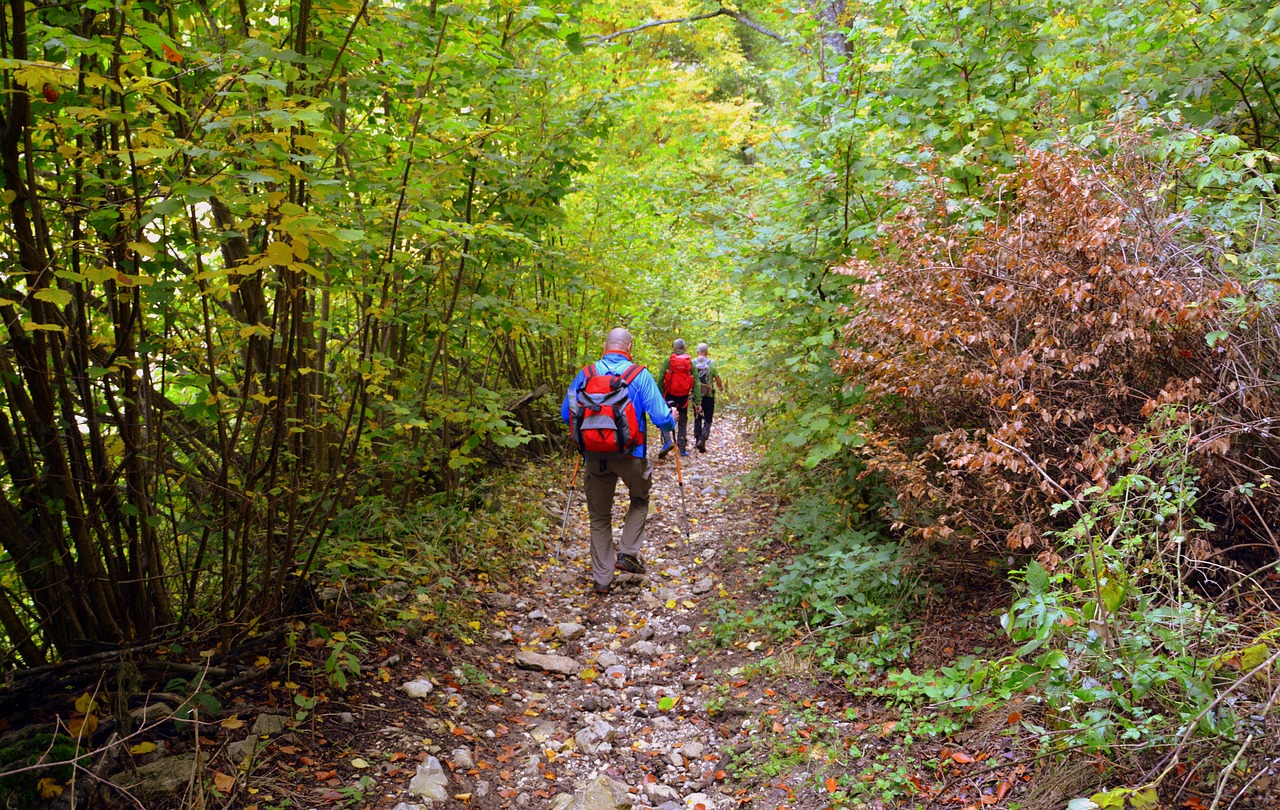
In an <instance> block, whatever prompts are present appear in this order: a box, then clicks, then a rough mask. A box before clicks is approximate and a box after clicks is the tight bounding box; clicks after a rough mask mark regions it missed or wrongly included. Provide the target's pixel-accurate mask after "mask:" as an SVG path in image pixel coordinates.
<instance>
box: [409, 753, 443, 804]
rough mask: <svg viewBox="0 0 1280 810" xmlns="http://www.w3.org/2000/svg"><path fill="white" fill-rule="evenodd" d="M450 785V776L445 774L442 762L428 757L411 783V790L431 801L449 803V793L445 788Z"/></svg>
mask: <svg viewBox="0 0 1280 810" xmlns="http://www.w3.org/2000/svg"><path fill="white" fill-rule="evenodd" d="M448 784H449V776H448V775H447V774H446V773H445V772H444V767H443V766H442V765H441V764H440V760H438V759H436V758H435V757H427V761H426V762H423V763H422V764H421V765H419V766H418V770H417V772H416V773H414V775H413V779H411V780H410V781H409V790H410V791H411V792H413V793H416V794H418V795H419V796H421V797H422V798H424V799H427V800H429V801H433V802H447V801H448V800H449V791H448V790H446V789H445V787H446V785H448Z"/></svg>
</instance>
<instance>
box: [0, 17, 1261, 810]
mask: <svg viewBox="0 0 1280 810" xmlns="http://www.w3.org/2000/svg"><path fill="white" fill-rule="evenodd" d="M657 21H665V22H663V24H661V25H653V26H649V27H643V28H642V29H641V30H631V29H632V28H633V27H635V26H640V25H641V24H642V23H645V22H657ZM0 24H2V26H3V29H2V30H0V68H2V69H3V73H2V76H3V120H2V121H0V174H2V176H3V196H4V206H5V216H4V219H3V227H2V230H0V254H2V255H3V260H4V261H3V272H2V274H0V317H2V318H3V321H4V329H5V336H4V337H5V341H4V344H3V346H0V382H2V383H3V389H2V391H0V458H2V462H0V545H2V548H3V553H2V555H0V588H2V591H0V627H2V628H3V633H2V634H0V655H2V656H3V660H4V664H5V667H6V669H9V670H17V671H18V672H19V673H21V671H23V670H30V669H31V668H38V667H41V666H44V665H47V664H50V663H53V662H57V661H61V660H67V659H77V658H79V657H82V656H85V655H90V654H93V653H96V652H99V651H101V650H103V649H110V648H113V647H116V646H121V645H125V646H129V645H140V644H159V643H161V642H163V643H166V644H167V643H169V642H170V641H172V640H175V639H181V638H191V637H201V638H212V639H215V640H216V642H217V644H219V645H221V647H222V648H224V649H226V648H231V647H232V646H234V645H235V644H237V643H240V642H242V641H243V640H244V639H245V638H249V637H252V636H254V635H255V634H257V633H260V632H263V628H265V627H268V626H271V625H272V623H273V622H276V621H278V620H279V619H280V618H281V617H286V616H289V615H291V614H292V613H293V612H296V611H298V610H301V609H303V608H304V607H305V606H307V605H309V604H311V603H312V602H313V601H314V599H315V594H314V589H315V583H316V582H319V581H321V580H328V579H333V578H340V577H344V576H348V575H351V574H352V573H353V572H367V571H369V570H375V571H376V570H381V569H385V568H386V567H389V566H392V565H401V564H405V561H406V560H407V561H408V563H409V564H411V565H413V566H417V567H419V568H415V570H422V571H426V572H430V573H432V574H433V577H431V578H430V582H431V583H432V584H431V585H430V586H426V585H424V586H423V587H424V588H426V589H427V590H428V591H429V593H427V597H428V599H427V600H426V601H427V602H428V603H430V604H432V605H433V606H435V607H437V608H439V610H438V611H436V612H432V613H431V614H430V615H431V616H433V617H434V616H435V615H436V613H437V612H441V611H443V607H441V606H442V605H443V604H444V600H446V598H447V595H448V592H449V590H450V587H451V586H452V585H453V584H454V582H453V580H452V579H451V575H452V574H454V573H456V572H459V571H474V570H477V569H484V570H486V571H489V570H490V569H495V570H493V573H494V574H495V575H497V571H496V567H498V566H499V563H497V562H495V560H496V559H502V558H510V557H511V556H513V555H514V556H516V557H518V556H519V555H520V554H523V553H526V552H529V551H531V550H532V549H534V548H535V547H536V546H537V545H538V543H540V538H541V537H542V536H543V535H544V534H545V530H546V523H547V520H546V516H545V515H540V514H539V513H538V510H536V509H534V508H533V507H531V506H530V505H529V504H528V503H524V502H522V501H521V499H520V497H519V496H518V495H515V496H513V495H512V494H511V493H512V492H513V491H514V492H519V491H520V490H521V488H528V487H529V486H530V479H529V477H528V475H527V473H522V472H519V471H516V470H517V468H518V467H519V465H520V463H522V462H523V461H525V460H528V459H532V458H543V457H545V456H546V455H547V454H550V453H554V452H556V451H558V450H560V449H562V448H563V443H564V438H563V433H562V430H561V429H560V427H559V426H558V423H557V420H556V416H555V406H556V404H557V397H558V394H559V392H560V390H561V387H562V385H563V384H564V383H565V381H566V380H567V379H569V377H570V375H571V373H572V371H573V370H574V369H575V368H576V367H577V366H579V365H580V364H581V363H583V362H584V361H586V360H588V359H590V358H591V357H593V356H594V355H595V353H596V352H597V350H598V345H599V341H600V336H601V334H602V331H603V329H605V328H607V326H609V325H612V324H615V323H625V324H627V325H629V326H630V327H631V328H632V329H633V330H634V331H635V332H636V333H637V335H638V336H639V340H638V351H639V354H640V357H639V358H638V359H640V360H641V361H648V362H654V361H657V360H658V359H659V358H660V357H661V356H662V352H663V351H664V350H665V346H666V344H667V341H668V340H669V339H670V338H671V337H673V336H676V335H680V336H683V337H685V338H686V339H687V340H691V341H698V340H702V339H708V340H710V342H711V343H712V346H713V353H714V355H715V356H716V357H718V359H719V360H720V363H721V365H722V367H723V368H724V370H725V372H726V374H727V375H728V377H729V379H730V381H731V386H732V394H733V398H734V400H735V405H737V406H739V407H740V408H741V409H742V410H743V412H744V413H745V414H747V415H749V416H750V418H752V419H753V420H755V424H756V426H757V432H758V436H759V439H760V441H761V442H762V443H763V444H764V446H765V447H766V448H767V449H768V453H769V456H770V458H771V459H772V462H771V464H770V466H769V467H768V469H766V470H764V471H763V472H762V473H761V482H760V483H761V485H768V486H773V487H777V488H779V490H780V491H782V492H785V493H787V497H788V498H790V499H792V500H793V503H794V509H793V511H792V512H791V513H790V517H789V518H788V520H789V521H790V522H789V523H788V524H787V527H786V531H787V532H789V535H788V536H790V537H792V538H796V539H795V541H794V542H796V543H797V552H798V554H797V557H796V559H795V561H794V562H793V563H791V564H790V565H789V566H787V567H785V568H780V569H778V570H777V571H775V572H774V576H773V578H772V579H771V580H770V583H771V585H772V587H773V590H774V591H775V597H776V605H775V610H774V614H773V615H772V618H770V620H769V621H771V622H772V623H773V624H774V626H775V627H776V628H777V630H778V632H780V633H785V632H787V631H788V628H794V627H795V626H797V625H800V624H803V625H804V626H805V627H807V628H817V630H818V631H819V635H818V636H817V640H816V641H815V653H816V654H817V655H818V656H819V657H820V659H821V660H822V661H823V662H824V663H825V665H826V666H827V667H828V668H829V669H830V671H832V672H833V673H836V674H837V676H838V677H843V678H849V679H851V681H850V682H851V683H853V682H854V681H855V680H856V679H857V678H858V677H860V676H861V675H862V674H865V673H867V672H869V671H876V672H883V671H885V669H886V668H891V667H892V665H893V662H894V661H895V660H899V659H900V658H901V657H902V656H903V655H905V651H906V650H907V649H908V648H909V639H910V637H911V633H912V627H913V622H915V621H917V620H918V619H917V618H915V617H916V613H914V612H913V611H915V610H916V609H917V608H918V607H919V605H921V604H923V603H925V602H928V601H930V600H935V599H940V598H941V599H945V598H946V583H947V582H948V581H949V580H950V579H952V578H954V577H956V576H964V577H975V578H982V577H991V578H994V579H996V580H999V581H1001V582H1005V581H1008V580H1010V579H1011V580H1012V581H1013V582H1014V583H1015V585H1014V587H1013V590H1012V591H1011V595H1010V600H1009V604H1010V607H1009V610H1008V613H1007V616H1006V626H1007V630H1008V632H1009V634H1010V637H1011V638H1012V640H1013V641H1014V642H1016V644H1017V645H1019V646H1017V647H1016V649H1015V650H1013V651H1012V652H1011V653H1010V654H1008V655H1004V656H1001V657H999V658H997V659H995V660H983V659H982V658H981V657H979V658H976V659H974V660H972V661H969V662H968V664H967V665H966V666H957V667H955V668H952V670H951V671H949V672H935V673H927V674H924V675H920V674H912V673H911V672H910V671H909V670H906V671H903V672H899V673H897V675H895V677H896V678H897V680H896V681H895V682H894V684H893V690H894V692H895V694H896V695H897V696H898V698H899V699H901V700H904V701H911V700H918V701H920V702H921V705H928V706H930V707H933V708H932V709H930V711H932V712H933V715H931V716H933V717H935V720H931V722H937V723H938V728H940V729H942V730H943V731H945V730H947V729H949V728H953V727H958V726H955V724H960V725H962V724H963V723H964V722H965V718H966V717H967V716H969V715H968V714H966V713H967V712H970V713H971V712H972V710H973V709H974V707H977V706H980V705H983V702H984V701H986V700H989V699H993V698H992V697H991V696H992V695H999V694H1001V692H1002V690H1004V691H1005V692H1010V693H1012V692H1020V691H1024V690H1026V689H1028V688H1034V689H1036V690H1038V694H1040V695H1042V696H1044V699H1045V700H1046V701H1047V702H1049V703H1050V704H1051V705H1054V706H1056V707H1057V716H1056V717H1055V724H1054V725H1053V726H1052V727H1048V726H1046V727H1044V728H1042V729H1041V731H1042V732H1043V736H1042V743H1043V745H1044V746H1045V747H1047V748H1050V749H1052V748H1053V747H1055V746H1057V747H1059V748H1061V749H1062V750H1064V751H1066V750H1077V749H1080V748H1084V749H1086V750H1089V751H1092V752H1105V754H1106V756H1107V757H1109V758H1110V761H1112V762H1116V763H1120V764H1122V765H1123V766H1124V767H1126V768H1129V769H1131V772H1132V773H1135V774H1138V775H1139V776H1137V777H1135V779H1134V782H1133V784H1134V785H1138V786H1142V785H1147V784H1151V783H1153V780H1156V777H1158V776H1160V777H1162V776H1163V775H1164V774H1163V773H1162V771H1164V772H1165V773H1167V768H1168V767H1172V764H1171V763H1176V762H1177V761H1178V757H1179V755H1180V754H1181V753H1182V752H1183V750H1184V749H1185V748H1186V747H1187V746H1188V745H1192V744H1196V745H1204V746H1206V750H1208V751H1210V752H1213V753H1210V754H1207V755H1206V759H1205V761H1206V762H1207V763H1209V765H1207V766H1206V771H1211V772H1214V773H1216V772H1218V771H1219V770H1221V771H1222V774H1223V776H1222V778H1223V779H1228V778H1231V777H1233V775H1234V771H1233V770H1232V769H1233V768H1234V767H1235V766H1234V765H1230V766H1228V762H1229V760H1230V759H1231V755H1232V754H1233V753H1235V751H1236V750H1237V749H1239V748H1240V745H1239V744H1240V741H1241V740H1242V739H1243V738H1244V737H1245V736H1249V735H1251V734H1252V732H1251V731H1249V729H1248V723H1249V722H1255V721H1250V720H1249V717H1251V716H1256V717H1262V718H1263V720H1262V721H1256V722H1271V719H1270V718H1272V715H1273V713H1274V712H1273V709H1274V703H1275V697H1276V692H1275V691H1272V689H1273V687H1274V685H1275V679H1276V677H1277V669H1276V666H1275V663H1276V660H1277V656H1278V655H1280V645H1277V643H1276V640H1275V636H1276V628H1277V625H1276V602H1275V595H1276V582H1277V579H1278V577H1277V574H1276V569H1275V563H1276V560H1277V557H1278V556H1280V542H1278V541H1277V539H1276V535H1275V531H1276V529H1275V528H1274V527H1275V526H1276V522H1277V517H1280V501H1277V497H1276V493H1275V491H1274V486H1273V478H1272V476H1273V475H1274V468H1275V465H1276V461H1277V459H1278V458H1280V456H1278V455H1277V454H1278V452H1280V448H1278V447H1277V442H1276V439H1275V436H1274V434H1273V431H1274V430H1276V429H1277V425H1276V424H1275V423H1276V420H1277V418H1280V417H1277V416H1276V415H1275V414H1276V407H1277V405H1278V404H1280V402H1278V401H1277V394H1276V384H1277V379H1280V378H1278V377H1277V376H1276V375H1277V370H1276V361H1277V359H1278V357H1280V354H1278V353H1280V326H1278V324H1277V320H1276V312H1277V310H1276V300H1275V299H1276V291H1277V287H1276V279H1277V275H1276V273H1277V268H1276V260H1277V228H1276V217H1275V215H1276V210H1275V201H1276V180H1277V175H1276V171H1277V162H1278V161H1280V157H1277V155H1276V154H1275V147H1276V142H1277V138H1278V137H1280V106H1278V105H1277V101H1276V99H1277V96H1280V33H1278V32H1277V26H1278V25H1280V9H1277V8H1273V7H1271V6H1269V5H1267V4H1263V3H1252V2H1244V1H1240V2H1213V1H1212V0H1206V2H1202V3H1191V2H1163V3H1153V2H1146V1H1145V0H1118V1H1117V2H1110V3H1097V2H1086V1H1085V0H1073V1H1072V2H1066V3H1061V2H1055V3H1047V2H1002V3H996V2H984V3H978V2H919V3H910V4H903V3H896V2H858V3H855V2H844V0H821V1H820V2H800V1H799V0H796V2H781V3H778V2H762V1H760V0H744V1H743V2H741V3H736V4H735V3H727V2H726V3H723V4H719V5H717V4H716V3H714V2H705V3H699V2H692V1H690V2H670V3H659V2H648V0H622V2H589V1H588V0H570V1H566V2H558V1H552V2H547V3H544V4H540V5H535V4H533V3H526V2H507V1H506V0H504V1H503V2H471V0H461V2H456V3H439V2H434V1H433V2H422V3H403V4H396V3H385V2H378V1H377V0H363V2H355V1H354V0H324V2H319V1H318V0H316V1H313V0H291V2H254V3H248V2H245V0H238V1H237V2H219V1H218V0H201V1H200V2H165V1H164V0H154V1H153V2H152V1H148V0H133V1H132V2H116V1H115V0H87V1H86V2H83V3H52V2H23V0H12V2H9V3H7V4H6V5H5V10H4V14H3V18H2V20H0ZM558 469H559V468H558V467H557V470H558ZM867 560H876V561H878V562H877V564H875V565H867V564H866V561H867ZM880 563H883V564H880ZM904 582H907V583H911V587H909V588H905V589H904V588H903V587H902V583H904ZM432 600H436V601H432ZM424 615H425V611H424ZM851 617H852V618H851ZM823 628H826V629H825V630H824V629H823ZM948 690H950V691H948ZM1228 697H1230V698H1231V700H1229V701H1228V700H1226V698H1228ZM1238 701H1243V702H1238ZM939 706H942V708H938V707H939ZM1272 740H1273V742H1272V743H1270V744H1269V745H1271V747H1272V748H1274V735H1272ZM1246 745H1247V743H1246ZM1260 747H1265V746H1260V745H1259V744H1258V743H1255V748H1254V750H1255V751H1257V750H1258V749H1259V748H1260ZM1267 756H1280V751H1270V753H1268V754H1267ZM1214 757H1219V759H1215V758H1214ZM1237 759H1238V758H1237ZM1272 764H1274V762H1273V763H1272ZM1250 773H1256V771H1255V772H1250ZM1139 777H1140V778H1139ZM1242 778H1244V777H1242ZM1143 795H1145V794H1140V793H1132V794H1127V793H1126V794H1117V796H1118V799H1117V801H1119V802H1120V803H1121V804H1123V803H1124V802H1125V801H1129V802H1131V804H1132V806H1135V807H1140V806H1142V805H1140V804H1138V802H1139V801H1145V799H1143V798H1142V796H1143ZM1114 806H1120V805H1114Z"/></svg>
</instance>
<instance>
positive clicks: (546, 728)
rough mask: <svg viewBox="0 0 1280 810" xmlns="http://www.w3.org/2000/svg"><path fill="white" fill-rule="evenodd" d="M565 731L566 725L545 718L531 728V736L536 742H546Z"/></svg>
mask: <svg viewBox="0 0 1280 810" xmlns="http://www.w3.org/2000/svg"><path fill="white" fill-rule="evenodd" d="M563 733H564V726H562V725H560V724H559V723H556V722H554V721H551V720H543V721H542V722H541V723H538V724H537V725H536V726H534V727H533V728H532V729H530V730H529V736H530V737H532V738H533V741H534V742H539V743H544V742H546V741H547V740H549V739H551V738H552V737H555V736H557V735H560V734H563Z"/></svg>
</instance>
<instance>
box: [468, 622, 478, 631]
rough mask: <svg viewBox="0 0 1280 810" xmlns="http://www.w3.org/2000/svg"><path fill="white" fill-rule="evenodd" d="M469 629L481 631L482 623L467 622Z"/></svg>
mask: <svg viewBox="0 0 1280 810" xmlns="http://www.w3.org/2000/svg"><path fill="white" fill-rule="evenodd" d="M467 627H470V628H471V629H472V630H479V629H480V622H467Z"/></svg>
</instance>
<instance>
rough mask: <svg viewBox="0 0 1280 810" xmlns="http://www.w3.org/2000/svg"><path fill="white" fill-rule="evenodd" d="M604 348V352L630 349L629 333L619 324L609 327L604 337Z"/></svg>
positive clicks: (627, 350)
mask: <svg viewBox="0 0 1280 810" xmlns="http://www.w3.org/2000/svg"><path fill="white" fill-rule="evenodd" d="M604 350H605V351H606V352H613V351H624V352H629V351H631V333H630V332H628V331H627V330H626V329H623V328H622V327H621V326H618V327H615V328H613V329H610V330H609V334H608V335H607V336H606V337H605V339H604Z"/></svg>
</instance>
